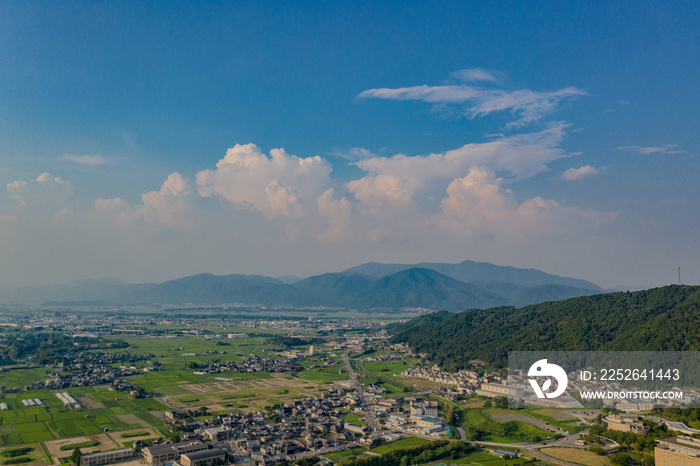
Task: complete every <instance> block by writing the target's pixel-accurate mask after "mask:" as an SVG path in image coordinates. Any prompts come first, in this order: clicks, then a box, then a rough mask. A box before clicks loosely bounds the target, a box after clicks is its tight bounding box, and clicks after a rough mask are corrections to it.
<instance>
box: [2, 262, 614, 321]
mask: <svg viewBox="0 0 700 466" xmlns="http://www.w3.org/2000/svg"><path fill="white" fill-rule="evenodd" d="M601 291H602V290H601V288H600V287H598V286H596V285H594V284H593V283H590V282H587V281H585V280H578V279H574V278H567V277H559V276H556V275H551V274H547V273H545V272H542V271H540V270H534V269H527V270H526V269H517V268H514V267H500V266H496V265H493V264H487V263H479V262H472V261H465V262H462V263H459V264H445V263H420V264H413V265H411V264H379V263H376V262H370V263H367V264H363V265H360V266H357V267H353V268H351V269H348V270H346V271H345V272H341V273H326V274H322V275H316V276H312V277H308V278H305V279H303V280H302V279H299V280H297V279H296V277H292V276H286V277H280V279H277V278H270V277H264V276H260V275H238V274H234V275H219V276H217V275H212V274H199V275H193V276H191V277H184V278H180V279H177V280H169V281H166V282H164V283H144V284H129V283H126V282H122V281H117V280H83V281H80V282H74V283H70V284H67V285H53V286H47V287H24V288H14V289H5V290H0V303H47V304H49V303H50V305H52V306H56V305H61V304H62V303H63V305H71V306H76V305H81V303H82V304H83V305H102V304H105V305H141V304H164V305H167V304H195V305H222V304H241V305H261V306H278V307H317V306H327V307H338V308H355V309H375V308H377V309H400V308H427V309H435V310H438V309H441V310H448V311H453V312H454V311H462V310H464V309H475V308H489V307H494V306H500V305H511V306H516V307H521V306H524V305H528V304H535V303H540V302H544V301H556V300H561V299H566V298H571V297H576V296H585V295H591V294H596V293H600V292H601Z"/></svg>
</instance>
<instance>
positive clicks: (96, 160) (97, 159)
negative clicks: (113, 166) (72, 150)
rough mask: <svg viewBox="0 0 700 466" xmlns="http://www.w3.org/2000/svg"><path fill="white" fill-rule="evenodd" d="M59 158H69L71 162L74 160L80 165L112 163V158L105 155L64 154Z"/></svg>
mask: <svg viewBox="0 0 700 466" xmlns="http://www.w3.org/2000/svg"><path fill="white" fill-rule="evenodd" d="M59 160H67V161H69V162H74V163H77V164H80V165H106V164H108V163H111V160H110V159H109V158H107V157H105V156H104V155H100V154H96V155H73V154H63V155H61V156H60V157H59Z"/></svg>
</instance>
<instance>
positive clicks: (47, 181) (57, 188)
mask: <svg viewBox="0 0 700 466" xmlns="http://www.w3.org/2000/svg"><path fill="white" fill-rule="evenodd" d="M7 191H8V192H9V193H10V197H12V198H13V199H16V200H17V201H19V202H20V205H32V206H34V207H36V208H42V209H44V208H47V209H54V208H55V207H56V206H59V205H61V204H62V203H64V202H65V201H67V200H68V199H69V198H70V197H71V196H72V195H73V193H74V192H75V189H74V188H73V184H72V183H71V182H70V181H66V180H62V179H61V178H60V177H58V176H52V175H51V174H50V173H42V174H41V175H39V176H38V177H37V178H36V179H34V180H30V181H13V182H12V183H8V184H7Z"/></svg>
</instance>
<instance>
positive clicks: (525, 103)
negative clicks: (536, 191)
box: [358, 69, 589, 127]
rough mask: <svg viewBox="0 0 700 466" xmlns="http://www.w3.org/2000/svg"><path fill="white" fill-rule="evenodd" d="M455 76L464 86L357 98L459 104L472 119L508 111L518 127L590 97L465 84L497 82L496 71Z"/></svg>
mask: <svg viewBox="0 0 700 466" xmlns="http://www.w3.org/2000/svg"><path fill="white" fill-rule="evenodd" d="M453 76H454V77H456V78H458V79H460V80H461V81H462V82H461V83H459V84H446V85H441V86H428V85H426V84H423V85H420V86H411V87H401V88H396V89H391V88H377V89H368V90H366V91H363V92H361V93H360V94H359V95H358V97H359V98H375V99H389V100H418V101H422V102H427V103H432V104H437V105H448V104H458V105H460V106H461V108H462V109H463V111H464V113H465V115H467V116H469V117H470V118H475V117H480V116H485V115H488V114H490V113H494V112H506V111H507V112H510V113H511V114H512V115H514V116H515V117H516V118H517V119H516V120H514V121H512V122H510V123H508V126H509V127H519V126H523V125H526V124H529V123H534V122H537V121H539V120H540V119H541V118H542V117H543V116H544V115H546V114H548V113H551V112H553V111H554V110H556V109H557V108H558V107H559V105H560V104H561V103H562V102H563V101H564V100H569V99H573V98H577V97H582V96H587V95H589V94H588V93H587V92H586V91H584V90H581V89H578V88H576V87H565V88H562V89H557V90H554V91H533V90H530V89H517V90H503V89H497V88H486V87H478V86H475V85H471V84H465V83H464V82H465V81H466V82H468V81H483V82H495V81H497V78H496V76H495V73H494V72H493V71H489V70H482V69H471V70H462V71H461V72H457V73H456V74H453Z"/></svg>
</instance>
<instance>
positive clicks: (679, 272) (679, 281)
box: [678, 267, 683, 285]
mask: <svg viewBox="0 0 700 466" xmlns="http://www.w3.org/2000/svg"><path fill="white" fill-rule="evenodd" d="M678 284H679V285H682V284H683V282H681V268H680V267H678Z"/></svg>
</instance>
